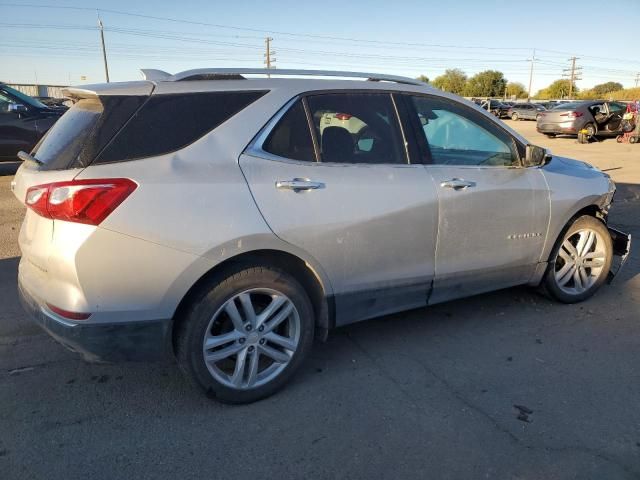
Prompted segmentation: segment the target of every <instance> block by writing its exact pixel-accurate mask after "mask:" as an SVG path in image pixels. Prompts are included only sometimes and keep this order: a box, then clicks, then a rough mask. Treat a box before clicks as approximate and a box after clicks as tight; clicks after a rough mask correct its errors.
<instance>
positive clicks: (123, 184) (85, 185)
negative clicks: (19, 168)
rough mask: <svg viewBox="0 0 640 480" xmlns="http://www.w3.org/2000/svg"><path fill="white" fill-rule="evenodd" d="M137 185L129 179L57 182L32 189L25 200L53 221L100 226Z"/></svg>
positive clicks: (28, 204)
mask: <svg viewBox="0 0 640 480" xmlns="http://www.w3.org/2000/svg"><path fill="white" fill-rule="evenodd" d="M137 187H138V185H137V184H136V183H135V182H133V181H132V180H129V179H128V178H103V179H96V180H72V181H69V182H55V183H48V184H45V185H36V186H35V187H31V188H29V190H27V195H26V198H25V203H26V205H27V207H29V208H30V209H32V210H33V211H34V212H36V213H37V214H38V215H41V216H43V217H47V218H51V219H53V220H65V221H67V222H76V223H86V224H88V225H99V224H100V223H101V222H102V221H103V220H104V219H105V218H107V216H108V215H109V214H110V213H111V212H113V211H114V210H115V209H116V208H117V207H118V205H120V204H121V203H122V202H123V201H124V200H125V199H126V198H127V197H128V196H129V195H130V194H131V193H132V192H133V191H134V190H135V189H136V188H137Z"/></svg>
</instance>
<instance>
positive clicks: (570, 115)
mask: <svg viewBox="0 0 640 480" xmlns="http://www.w3.org/2000/svg"><path fill="white" fill-rule="evenodd" d="M582 115H583V114H582V113H581V112H567V113H561V114H560V116H561V117H568V118H578V117H581V116H582Z"/></svg>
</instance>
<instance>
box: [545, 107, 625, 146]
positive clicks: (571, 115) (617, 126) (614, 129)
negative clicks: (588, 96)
mask: <svg viewBox="0 0 640 480" xmlns="http://www.w3.org/2000/svg"><path fill="white" fill-rule="evenodd" d="M626 109H627V106H626V105H625V104H624V103H622V102H606V101H603V100H596V101H594V100H589V101H583V102H571V103H562V104H559V105H557V106H556V107H554V108H552V109H551V110H548V111H546V112H543V113H541V114H540V115H539V116H538V124H537V126H536V127H537V130H538V132H540V133H544V134H545V135H547V136H548V137H555V136H556V135H558V134H569V135H577V134H578V133H579V132H580V130H585V131H586V133H587V135H588V136H589V137H606V136H616V135H619V134H620V133H622V128H621V124H622V115H624V112H625V111H626Z"/></svg>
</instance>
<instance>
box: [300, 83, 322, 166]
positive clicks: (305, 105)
mask: <svg viewBox="0 0 640 480" xmlns="http://www.w3.org/2000/svg"><path fill="white" fill-rule="evenodd" d="M302 107H303V108H304V114H305V116H306V117H307V128H308V129H309V132H310V133H311V142H312V143H313V154H314V155H315V157H316V163H321V162H322V156H321V155H320V147H319V142H318V135H317V134H316V129H315V128H314V126H313V117H312V116H311V109H310V108H309V103H308V102H307V96H306V95H305V96H303V97H302Z"/></svg>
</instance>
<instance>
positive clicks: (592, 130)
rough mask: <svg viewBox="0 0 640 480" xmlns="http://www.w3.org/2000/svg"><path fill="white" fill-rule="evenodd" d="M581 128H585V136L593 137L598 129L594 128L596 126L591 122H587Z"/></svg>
mask: <svg viewBox="0 0 640 480" xmlns="http://www.w3.org/2000/svg"><path fill="white" fill-rule="evenodd" d="M581 130H586V131H587V137H589V138H595V136H596V133H598V131H597V130H596V126H595V125H594V124H593V123H587V124H586V125H585V126H584V127H582V129H581Z"/></svg>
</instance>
